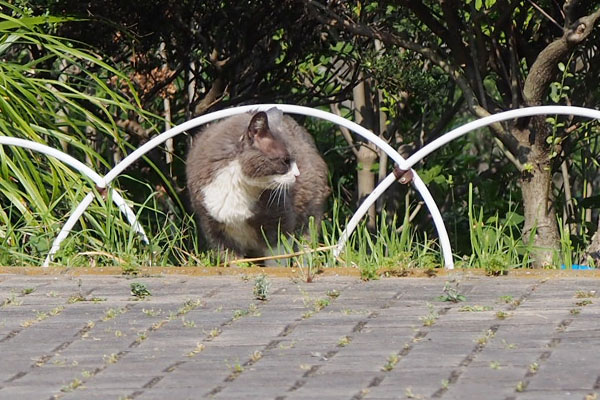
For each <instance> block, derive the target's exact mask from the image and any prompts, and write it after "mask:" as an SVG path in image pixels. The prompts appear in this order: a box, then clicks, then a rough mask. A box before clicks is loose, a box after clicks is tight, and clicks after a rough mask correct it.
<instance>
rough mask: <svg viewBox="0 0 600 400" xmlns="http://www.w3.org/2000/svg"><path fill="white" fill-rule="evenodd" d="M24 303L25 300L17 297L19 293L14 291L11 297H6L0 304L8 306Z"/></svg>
mask: <svg viewBox="0 0 600 400" xmlns="http://www.w3.org/2000/svg"><path fill="white" fill-rule="evenodd" d="M22 304H23V300H19V299H17V295H16V294H14V293H12V294H11V295H10V296H9V297H7V298H6V299H4V301H3V302H2V304H0V306H1V307H6V306H20V305H22Z"/></svg>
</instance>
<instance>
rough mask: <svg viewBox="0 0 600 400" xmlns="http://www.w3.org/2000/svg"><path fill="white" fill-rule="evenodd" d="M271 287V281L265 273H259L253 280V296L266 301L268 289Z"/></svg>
mask: <svg viewBox="0 0 600 400" xmlns="http://www.w3.org/2000/svg"><path fill="white" fill-rule="evenodd" d="M270 289H271V282H270V281H269V278H267V276H266V275H265V274H261V275H259V276H258V277H257V278H256V280H255V281H254V291H253V293H254V297H255V298H256V299H257V300H261V301H266V300H268V298H269V290H270Z"/></svg>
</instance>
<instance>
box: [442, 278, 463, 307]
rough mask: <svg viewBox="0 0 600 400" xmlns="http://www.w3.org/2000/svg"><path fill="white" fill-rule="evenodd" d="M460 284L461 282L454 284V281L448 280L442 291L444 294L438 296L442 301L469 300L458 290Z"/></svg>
mask: <svg viewBox="0 0 600 400" xmlns="http://www.w3.org/2000/svg"><path fill="white" fill-rule="evenodd" d="M459 284H460V283H459V282H455V284H454V286H453V285H452V282H449V281H447V282H446V283H445V284H444V289H442V292H443V293H444V294H443V295H441V296H440V297H438V299H439V300H440V301H450V302H452V303H458V302H459V301H465V300H467V298H466V297H465V296H464V295H463V294H461V293H460V292H459V290H458V286H459Z"/></svg>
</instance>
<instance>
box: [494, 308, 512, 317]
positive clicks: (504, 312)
mask: <svg viewBox="0 0 600 400" xmlns="http://www.w3.org/2000/svg"><path fill="white" fill-rule="evenodd" d="M508 317H510V313H507V312H506V311H502V310H500V311H498V312H496V318H498V319H506V318H508Z"/></svg>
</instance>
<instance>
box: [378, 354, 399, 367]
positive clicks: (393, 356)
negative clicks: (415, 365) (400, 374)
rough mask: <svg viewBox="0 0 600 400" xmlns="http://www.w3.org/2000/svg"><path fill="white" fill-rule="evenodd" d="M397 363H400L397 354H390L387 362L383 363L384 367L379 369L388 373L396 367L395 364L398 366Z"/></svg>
mask: <svg viewBox="0 0 600 400" xmlns="http://www.w3.org/2000/svg"><path fill="white" fill-rule="evenodd" d="M398 361H400V357H399V356H398V354H397V353H392V354H390V355H389V357H388V359H387V362H386V363H385V365H384V366H383V367H382V368H381V370H382V371H386V372H389V371H391V370H393V369H394V367H395V366H396V364H398Z"/></svg>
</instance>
